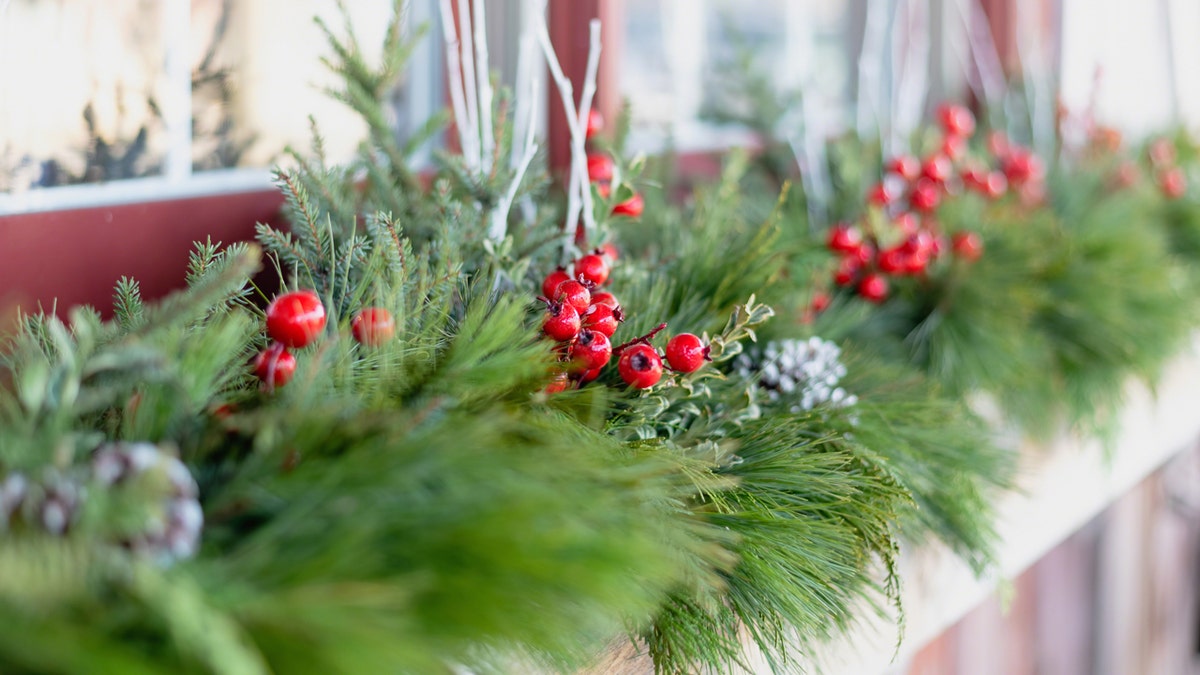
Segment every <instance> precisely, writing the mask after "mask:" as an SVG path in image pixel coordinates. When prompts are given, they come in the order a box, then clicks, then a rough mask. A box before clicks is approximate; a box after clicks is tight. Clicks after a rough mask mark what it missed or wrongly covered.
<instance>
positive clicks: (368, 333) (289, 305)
mask: <svg viewBox="0 0 1200 675" xmlns="http://www.w3.org/2000/svg"><path fill="white" fill-rule="evenodd" d="M324 330H325V305H323V304H321V298H320V297H318V296H317V294H316V293H315V292H314V291H310V290H301V291H292V292H290V293H284V294H282V295H279V296H277V297H276V298H275V299H274V300H272V301H271V304H270V305H267V335H268V336H269V337H270V338H271V344H270V345H269V346H268V347H267V348H266V349H264V350H263V351H261V352H259V354H258V356H257V357H255V359H254V374H255V375H257V376H258V379H260V380H262V381H263V385H264V386H266V387H267V388H268V389H273V388H275V387H282V386H283V385H285V384H287V383H288V382H290V381H291V379H292V376H293V375H295V373H296V357H295V355H294V354H292V353H291V352H290V351H288V350H289V349H303V348H304V347H307V346H309V345H311V344H313V343H314V342H316V340H317V338H318V337H320V335H321V333H322V332H323V331H324ZM350 332H351V334H352V335H353V336H354V339H355V340H356V341H357V342H358V343H359V344H362V345H366V346H368V347H378V346H379V345H382V344H384V343H386V342H388V341H389V340H391V339H392V337H393V336H394V335H395V334H396V321H395V319H393V318H392V313H391V312H389V311H388V310H387V309H384V308H383V307H366V308H364V309H362V310H360V311H359V312H358V313H357V314H355V315H354V319H353V321H352V322H351V324H350Z"/></svg>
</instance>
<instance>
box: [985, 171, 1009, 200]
mask: <svg viewBox="0 0 1200 675" xmlns="http://www.w3.org/2000/svg"><path fill="white" fill-rule="evenodd" d="M981 191H982V192H983V194H984V196H985V197H987V198H988V199H999V198H1001V197H1003V196H1004V193H1006V192H1008V179H1007V178H1005V177H1004V172H1003V171H992V172H990V173H988V175H987V178H986V179H985V180H984V182H983V185H982V187H981Z"/></svg>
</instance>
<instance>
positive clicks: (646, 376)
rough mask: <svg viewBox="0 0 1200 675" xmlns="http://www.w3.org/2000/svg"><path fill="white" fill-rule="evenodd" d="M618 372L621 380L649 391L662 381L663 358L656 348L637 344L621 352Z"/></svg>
mask: <svg viewBox="0 0 1200 675" xmlns="http://www.w3.org/2000/svg"><path fill="white" fill-rule="evenodd" d="M617 372H619V373H620V374H621V379H622V380H625V383H626V384H628V385H629V386H631V387H634V388H635V389H648V388H650V387H653V386H654V385H656V384H658V381H659V380H661V379H662V358H661V357H659V355H658V352H656V351H654V347H651V346H650V345H648V344H636V345H633V346H631V347H627V348H626V349H625V351H623V352H621V358H620V359H619V360H618V361H617Z"/></svg>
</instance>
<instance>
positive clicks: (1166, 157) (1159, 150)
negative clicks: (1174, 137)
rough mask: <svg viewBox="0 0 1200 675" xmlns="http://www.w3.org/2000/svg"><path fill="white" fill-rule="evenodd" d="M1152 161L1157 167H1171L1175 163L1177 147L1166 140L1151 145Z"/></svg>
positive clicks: (1162, 139) (1161, 139) (1159, 140)
mask: <svg viewBox="0 0 1200 675" xmlns="http://www.w3.org/2000/svg"><path fill="white" fill-rule="evenodd" d="M1149 154H1150V161H1151V162H1153V163H1154V165H1155V166H1157V167H1164V166H1170V165H1172V164H1174V163H1175V146H1174V145H1172V144H1171V141H1170V140H1168V139H1166V138H1160V139H1158V140H1156V141H1154V142H1153V143H1151V144H1150V151H1149Z"/></svg>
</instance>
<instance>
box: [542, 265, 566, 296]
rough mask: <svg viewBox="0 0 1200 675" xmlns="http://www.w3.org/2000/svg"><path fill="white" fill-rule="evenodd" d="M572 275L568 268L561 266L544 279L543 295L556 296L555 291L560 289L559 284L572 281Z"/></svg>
mask: <svg viewBox="0 0 1200 675" xmlns="http://www.w3.org/2000/svg"><path fill="white" fill-rule="evenodd" d="M570 280H571V275H569V274H567V270H566V268H563V267H559V268H558V269H556V270H554V271H553V272H551V273H550V274H547V275H546V278H545V279H543V280H542V295H543V296H544V297H547V298H553V297H554V291H555V290H557V289H558V285H559V284H561V283H562V282H564V281H570Z"/></svg>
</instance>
